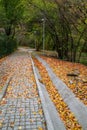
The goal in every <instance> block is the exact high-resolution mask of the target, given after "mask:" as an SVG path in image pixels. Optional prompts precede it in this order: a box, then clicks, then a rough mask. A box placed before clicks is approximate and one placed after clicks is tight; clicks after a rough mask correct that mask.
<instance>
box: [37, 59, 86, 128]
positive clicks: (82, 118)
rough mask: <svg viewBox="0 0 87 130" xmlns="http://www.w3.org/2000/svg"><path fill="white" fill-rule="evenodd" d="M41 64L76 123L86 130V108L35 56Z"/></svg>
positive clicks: (47, 66) (47, 65)
mask: <svg viewBox="0 0 87 130" xmlns="http://www.w3.org/2000/svg"><path fill="white" fill-rule="evenodd" d="M35 57H36V58H37V59H38V60H39V61H40V62H42V64H43V65H44V66H45V67H46V70H47V71H48V74H49V76H50V78H51V80H52V82H53V84H54V85H55V87H56V88H57V90H58V92H59V93H60V95H61V96H62V98H63V100H64V101H65V103H66V104H67V105H68V107H69V108H70V110H71V111H72V112H73V113H74V115H75V117H76V118H77V120H78V122H79V123H80V125H81V126H82V128H83V130H87V106H86V105H84V104H83V103H82V102H81V101H80V100H79V99H78V98H77V97H76V96H75V95H74V93H73V92H72V91H71V90H70V89H69V88H68V87H67V86H66V84H65V83H63V82H62V80H60V79H59V78H58V77H57V76H56V74H54V72H53V71H52V69H51V68H50V66H49V64H47V63H46V61H45V60H43V59H42V58H40V57H39V56H35Z"/></svg>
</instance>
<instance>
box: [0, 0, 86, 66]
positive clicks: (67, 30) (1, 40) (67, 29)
mask: <svg viewBox="0 0 87 130" xmlns="http://www.w3.org/2000/svg"><path fill="white" fill-rule="evenodd" d="M43 32H44V34H43ZM43 42H44V46H43ZM19 45H22V46H29V47H32V48H35V49H36V50H37V51H40V50H42V49H44V50H49V51H56V52H57V58H59V59H62V60H67V61H71V62H81V63H84V64H87V59H86V58H87V2H86V0H73V1H72V0H0V58H1V57H3V56H6V55H8V54H10V53H12V52H13V51H15V50H16V49H17V47H18V46H19Z"/></svg>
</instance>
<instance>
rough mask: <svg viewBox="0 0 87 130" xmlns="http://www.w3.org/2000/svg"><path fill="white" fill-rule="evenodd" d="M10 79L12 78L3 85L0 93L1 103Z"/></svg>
mask: <svg viewBox="0 0 87 130" xmlns="http://www.w3.org/2000/svg"><path fill="white" fill-rule="evenodd" d="M11 79H12V77H10V78H9V79H8V80H7V81H6V83H5V85H4V87H3V89H2V92H1V93H0V101H1V100H2V98H3V97H4V95H5V93H6V90H7V87H8V85H9V82H10V81H11Z"/></svg>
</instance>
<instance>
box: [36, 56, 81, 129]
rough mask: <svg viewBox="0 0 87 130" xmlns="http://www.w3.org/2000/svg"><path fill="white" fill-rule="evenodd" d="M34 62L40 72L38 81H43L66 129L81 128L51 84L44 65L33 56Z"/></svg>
mask: <svg viewBox="0 0 87 130" xmlns="http://www.w3.org/2000/svg"><path fill="white" fill-rule="evenodd" d="M34 63H35V65H36V66H37V67H38V69H39V72H40V74H41V77H42V80H40V82H42V83H44V84H45V86H46V89H47V91H48V93H49V95H50V98H51V100H52V101H53V102H54V104H55V106H56V109H57V110H58V112H59V114H60V117H61V119H62V120H63V121H64V124H65V126H66V129H67V130H81V129H82V128H81V126H80V125H79V123H78V121H77V119H76V118H75V116H74V114H73V113H72V112H71V111H70V109H69V108H68V106H67V105H66V103H65V102H64V101H63V99H62V97H61V96H60V94H59V93H58V91H57V89H56V88H55V86H54V85H53V83H52V81H51V80H50V78H49V75H48V73H47V71H46V69H45V67H44V66H43V65H42V64H41V63H40V62H39V61H38V60H37V59H35V58H34Z"/></svg>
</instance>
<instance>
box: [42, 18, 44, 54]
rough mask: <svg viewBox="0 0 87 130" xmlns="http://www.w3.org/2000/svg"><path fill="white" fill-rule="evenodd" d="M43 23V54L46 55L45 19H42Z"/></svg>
mask: <svg viewBox="0 0 87 130" xmlns="http://www.w3.org/2000/svg"><path fill="white" fill-rule="evenodd" d="M42 22H43V54H44V49H45V19H44V18H43V19H42Z"/></svg>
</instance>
